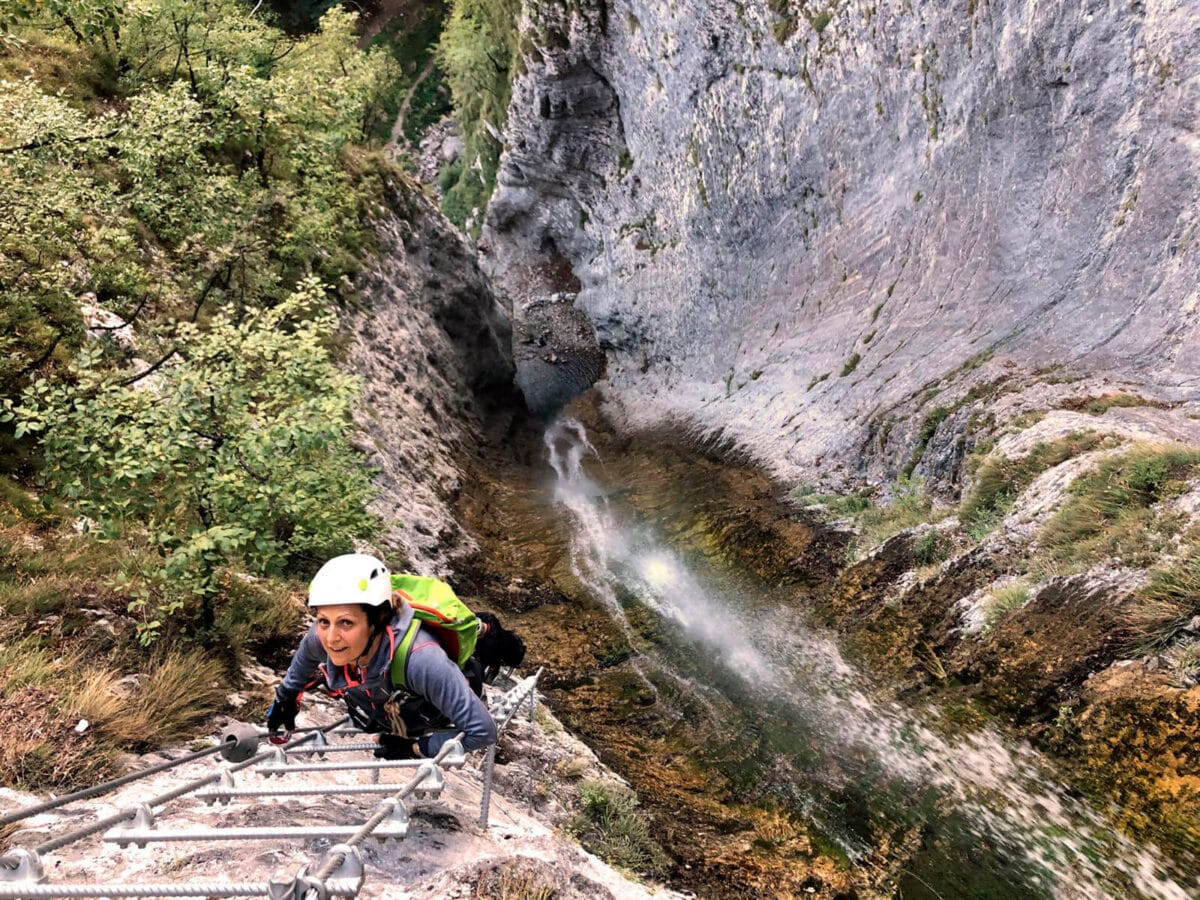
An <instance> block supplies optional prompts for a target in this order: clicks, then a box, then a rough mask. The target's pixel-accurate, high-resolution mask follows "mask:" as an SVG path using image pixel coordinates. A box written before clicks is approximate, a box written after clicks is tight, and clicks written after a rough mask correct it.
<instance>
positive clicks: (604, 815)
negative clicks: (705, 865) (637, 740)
mask: <svg viewBox="0 0 1200 900" xmlns="http://www.w3.org/2000/svg"><path fill="white" fill-rule="evenodd" d="M579 805H580V810H579V813H578V815H576V816H575V817H574V818H573V819H571V820H570V821H569V822H568V823H567V830H568V831H570V832H571V833H572V834H574V835H575V836H576V837H577V838H578V839H579V842H580V843H581V844H583V846H584V847H585V848H587V849H588V850H589V851H591V852H592V853H595V854H596V855H597V856H599V857H600V858H601V859H603V860H605V861H606V862H608V863H611V864H613V865H615V866H620V867H622V868H625V869H630V870H632V871H634V872H640V873H642V874H645V875H657V874H661V873H662V872H663V871H664V870H665V868H666V865H667V855H666V853H664V852H663V849H662V848H661V847H660V846H659V845H658V844H657V842H655V840H654V838H653V837H651V835H650V826H649V824H648V823H647V821H646V819H645V817H644V816H643V815H642V813H641V811H640V810H639V809H638V801H637V797H636V796H634V794H633V792H632V791H630V790H629V789H628V788H626V787H624V786H622V785H619V784H615V783H613V782H608V781H585V782H583V783H582V784H581V785H580V786H579Z"/></svg>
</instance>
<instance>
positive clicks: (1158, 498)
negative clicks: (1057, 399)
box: [1039, 446, 1200, 568]
mask: <svg viewBox="0 0 1200 900" xmlns="http://www.w3.org/2000/svg"><path fill="white" fill-rule="evenodd" d="M1198 475H1200V451H1196V450H1190V449H1187V448H1183V447H1157V446H1144V447H1141V448H1138V449H1135V450H1133V451H1131V452H1130V453H1127V454H1125V455H1123V456H1119V457H1114V458H1112V459H1107V460H1104V461H1103V462H1102V463H1101V464H1100V465H1099V466H1098V467H1097V468H1096V469H1095V470H1094V471H1092V472H1089V473H1088V474H1086V475H1083V476H1081V477H1080V478H1078V479H1076V481H1075V483H1074V484H1072V485H1071V489H1070V496H1069V498H1068V500H1067V502H1066V503H1065V504H1064V505H1063V507H1062V509H1060V510H1059V511H1058V512H1057V513H1056V514H1055V516H1054V517H1053V518H1052V519H1051V520H1050V521H1049V522H1048V523H1047V524H1046V527H1045V528H1044V529H1043V530H1042V534H1041V536H1040V539H1039V542H1040V544H1041V546H1042V548H1043V550H1044V551H1045V553H1046V554H1047V555H1048V556H1049V557H1050V559H1051V560H1052V561H1054V562H1057V563H1059V564H1063V565H1066V566H1068V567H1076V566H1080V565H1085V564H1090V563H1093V562H1096V561H1098V560H1100V559H1104V558H1106V557H1117V558H1119V559H1121V561H1122V562H1123V563H1124V564H1126V565H1134V566H1141V567H1143V568H1150V567H1152V566H1154V564H1155V563H1156V562H1157V561H1158V559H1159V557H1160V555H1161V554H1162V552H1163V551H1164V550H1165V549H1166V548H1167V546H1168V545H1169V542H1170V540H1171V538H1172V537H1173V536H1174V535H1175V534H1177V533H1178V531H1179V529H1180V527H1181V525H1182V524H1183V517H1182V516H1181V515H1180V514H1178V513H1175V512H1172V511H1169V510H1161V509H1158V508H1157V507H1158V505H1159V504H1161V503H1162V502H1163V501H1166V500H1170V499H1171V498H1173V497H1177V496H1179V495H1180V494H1182V493H1184V492H1186V491H1187V489H1188V482H1189V479H1194V478H1196V477H1197V476H1198Z"/></svg>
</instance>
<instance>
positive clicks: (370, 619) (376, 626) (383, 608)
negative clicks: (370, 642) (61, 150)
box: [359, 603, 396, 632]
mask: <svg viewBox="0 0 1200 900" xmlns="http://www.w3.org/2000/svg"><path fill="white" fill-rule="evenodd" d="M359 606H361V607H362V608H363V610H364V611H365V612H366V614H367V624H368V625H370V626H371V631H373V632H374V631H382V630H383V629H384V628H386V627H387V626H388V624H389V623H390V622H391V621H392V619H394V618H396V609H395V607H393V606H392V604H390V603H381V604H379V605H378V606H369V605H368V604H366V603H360V604H359Z"/></svg>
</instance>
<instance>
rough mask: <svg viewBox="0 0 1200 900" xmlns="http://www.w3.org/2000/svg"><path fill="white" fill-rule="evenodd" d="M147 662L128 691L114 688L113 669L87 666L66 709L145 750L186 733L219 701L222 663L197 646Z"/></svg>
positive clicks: (109, 736) (123, 744)
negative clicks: (134, 685) (123, 693)
mask: <svg viewBox="0 0 1200 900" xmlns="http://www.w3.org/2000/svg"><path fill="white" fill-rule="evenodd" d="M146 668H147V670H148V671H147V673H146V675H145V676H144V677H142V678H141V679H139V681H138V686H137V689H136V690H135V691H133V692H132V693H131V694H130V696H128V697H124V696H121V695H120V694H119V693H117V692H115V691H114V690H113V684H114V683H115V681H116V680H117V679H116V678H115V677H114V675H115V673H114V672H112V671H110V670H108V669H106V668H97V669H92V670H91V671H89V672H88V673H87V674H86V675H85V676H84V678H83V679H82V681H81V684H80V685H79V687H78V688H76V689H75V690H74V691H72V692H71V695H70V698H69V701H68V703H69V706H70V709H71V714H72V715H73V716H76V717H78V718H83V719H87V720H88V721H89V722H91V723H92V724H93V726H94V727H95V728H96V730H97V732H98V733H99V735H100V736H101V737H102V738H103V739H104V741H105V742H106V743H108V744H111V745H112V746H114V747H116V748H119V749H122V750H127V751H133V752H144V751H146V750H149V749H152V748H153V747H156V746H159V745H161V744H163V743H165V742H167V741H172V740H177V739H179V738H183V737H187V736H188V735H190V734H191V733H192V731H193V730H194V729H195V727H196V726H198V725H200V724H201V723H202V722H203V721H204V720H205V719H207V718H208V717H209V716H211V715H212V714H213V713H215V712H216V711H217V710H218V709H220V708H221V705H222V704H223V703H224V700H225V692H226V689H225V686H224V672H223V670H222V667H221V664H220V663H219V662H218V661H217V660H214V659H212V658H210V657H206V656H205V655H204V654H202V653H200V652H198V651H192V652H187V653H179V652H170V653H165V654H160V655H158V656H156V657H154V658H152V659H151V660H150V662H149V664H148V665H147V666H146Z"/></svg>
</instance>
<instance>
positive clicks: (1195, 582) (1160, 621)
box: [1124, 544, 1200, 656]
mask: <svg viewBox="0 0 1200 900" xmlns="http://www.w3.org/2000/svg"><path fill="white" fill-rule="evenodd" d="M1198 615H1200V545H1196V544H1193V545H1192V546H1190V547H1188V549H1187V551H1186V552H1185V553H1184V554H1183V555H1182V556H1181V557H1179V558H1178V559H1176V560H1175V561H1174V562H1172V563H1170V564H1169V565H1167V566H1166V567H1163V568H1160V569H1157V570H1155V571H1154V572H1152V573H1151V575H1150V582H1149V584H1147V585H1146V586H1145V587H1144V588H1142V589H1141V590H1140V591H1139V592H1138V593H1137V595H1136V596H1135V598H1134V602H1133V603H1131V604H1130V605H1129V607H1128V608H1127V609H1126V612H1125V616H1124V619H1125V625H1126V626H1127V627H1128V630H1129V635H1130V638H1129V650H1130V651H1131V652H1132V653H1134V654H1136V655H1139V656H1141V655H1146V654H1150V653H1158V652H1161V651H1162V650H1165V649H1166V648H1168V647H1170V646H1171V645H1172V644H1173V643H1175V641H1176V640H1177V639H1178V638H1179V637H1180V636H1181V635H1183V634H1184V633H1185V632H1186V631H1187V630H1188V628H1189V627H1190V625H1191V621H1192V619H1194V618H1195V617H1196V616H1198Z"/></svg>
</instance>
